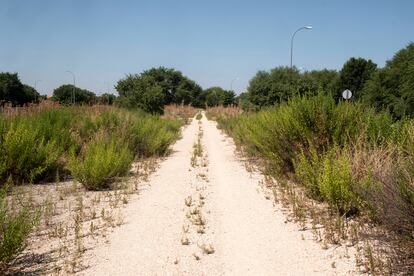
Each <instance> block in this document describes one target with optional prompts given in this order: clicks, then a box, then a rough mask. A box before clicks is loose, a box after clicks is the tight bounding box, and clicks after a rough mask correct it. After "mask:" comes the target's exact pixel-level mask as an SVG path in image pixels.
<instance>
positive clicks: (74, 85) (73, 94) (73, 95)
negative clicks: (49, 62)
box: [65, 70, 76, 105]
mask: <svg viewBox="0 0 414 276" xmlns="http://www.w3.org/2000/svg"><path fill="white" fill-rule="evenodd" d="M65 72H66V73H70V74H71V75H72V77H73V89H72V100H73V102H72V104H73V105H75V87H76V79H75V74H74V73H73V72H72V71H69V70H67V71H65Z"/></svg>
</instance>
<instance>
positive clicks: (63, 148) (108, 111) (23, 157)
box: [0, 107, 181, 184]
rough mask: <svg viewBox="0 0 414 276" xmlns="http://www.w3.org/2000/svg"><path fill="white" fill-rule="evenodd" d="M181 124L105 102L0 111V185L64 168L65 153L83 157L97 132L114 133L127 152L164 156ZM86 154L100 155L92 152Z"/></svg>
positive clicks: (38, 178) (32, 179) (37, 178)
mask: <svg viewBox="0 0 414 276" xmlns="http://www.w3.org/2000/svg"><path fill="white" fill-rule="evenodd" d="M180 127H181V123H180V122H179V121H178V120H167V119H161V118H160V117H157V116H151V115H148V114H146V113H144V112H138V111H137V112H130V111H127V110H124V109H119V108H108V107H105V108H102V107H100V108H90V107H63V108H58V109H49V110H45V111H42V112H39V113H34V114H31V115H30V116H26V115H19V116H15V117H4V116H0V142H1V143H0V184H2V183H4V181H5V180H6V179H7V178H8V177H9V176H13V179H15V180H16V181H18V182H38V181H42V180H45V179H47V178H48V177H50V176H51V175H52V172H54V171H55V169H57V168H59V170H61V171H66V168H67V161H66V160H68V156H69V155H70V156H72V157H73V156H74V155H75V156H77V155H78V154H80V155H81V156H82V154H84V151H85V148H86V145H89V144H90V141H91V140H94V139H96V137H101V136H102V137H107V138H105V139H109V138H108V137H117V139H118V140H119V143H120V144H122V145H125V146H126V147H127V148H128V152H129V153H130V154H131V155H132V156H137V157H142V156H145V157H149V156H154V155H164V154H165V153H167V151H168V147H169V146H170V145H171V144H172V143H173V142H174V141H175V140H176V139H177V138H178V136H179V132H180ZM104 150H107V148H105V149H104ZM70 152H71V154H70ZM106 153H107V154H109V153H108V152H106ZM90 154H91V155H92V156H93V155H94V154H95V156H94V157H93V158H98V157H99V155H98V153H96V152H92V153H90ZM83 158H84V157H83V156H82V157H80V160H83ZM91 158H92V157H91Z"/></svg>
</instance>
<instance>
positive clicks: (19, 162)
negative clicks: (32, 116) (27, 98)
mask: <svg viewBox="0 0 414 276" xmlns="http://www.w3.org/2000/svg"><path fill="white" fill-rule="evenodd" d="M0 154H1V155H2V158H1V159H2V160H1V161H0V173H1V174H0V180H1V179H3V180H4V179H5V178H6V177H8V176H9V175H11V176H13V178H14V179H16V180H18V181H29V182H33V181H36V180H38V179H39V177H41V176H43V175H44V174H45V173H47V172H48V171H50V169H52V168H54V167H55V166H56V163H57V160H58V158H59V156H60V154H61V149H60V148H59V146H58V145H57V142H56V141H55V140H46V139H45V137H44V136H42V135H41V134H40V131H39V129H37V128H35V127H33V126H32V125H31V124H29V121H24V120H22V121H16V122H15V124H12V125H10V128H9V130H8V131H7V133H5V135H4V137H3V143H2V144H1V146H0ZM6 173H7V174H6Z"/></svg>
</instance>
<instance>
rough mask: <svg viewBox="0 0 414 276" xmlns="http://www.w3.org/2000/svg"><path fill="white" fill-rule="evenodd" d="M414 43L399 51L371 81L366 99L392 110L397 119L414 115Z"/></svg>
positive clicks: (366, 87) (376, 106) (378, 106)
mask: <svg viewBox="0 0 414 276" xmlns="http://www.w3.org/2000/svg"><path fill="white" fill-rule="evenodd" d="M413 91H414V43H410V44H409V45H408V46H407V47H405V48H404V49H402V50H400V51H398V52H397V53H396V54H395V55H394V57H393V58H392V59H391V60H389V61H387V63H386V65H385V67H384V68H383V69H380V70H378V71H377V72H376V73H375V74H374V75H373V77H372V79H371V80H369V81H368V82H367V83H366V85H365V87H364V91H363V94H364V96H363V101H364V102H365V103H366V104H368V105H371V106H374V107H375V108H377V109H378V110H382V109H388V110H389V111H390V112H391V113H392V114H393V115H394V116H395V117H396V118H402V117H404V116H410V117H412V116H413V115H414V93H413Z"/></svg>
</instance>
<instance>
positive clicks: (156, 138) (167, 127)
mask: <svg viewBox="0 0 414 276" xmlns="http://www.w3.org/2000/svg"><path fill="white" fill-rule="evenodd" d="M179 129H180V123H179V122H178V121H165V120H162V119H160V118H158V117H155V116H151V117H147V118H145V119H141V118H139V117H135V118H133V119H132V121H131V123H130V128H129V129H128V132H127V136H126V137H127V139H126V141H128V143H129V145H130V148H131V150H132V151H133V152H134V153H135V154H136V155H138V156H146V157H148V156H153V155H160V156H161V155H164V154H165V153H167V150H168V147H169V146H170V145H171V143H172V142H173V141H175V140H176V139H177V138H178V133H179Z"/></svg>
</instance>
